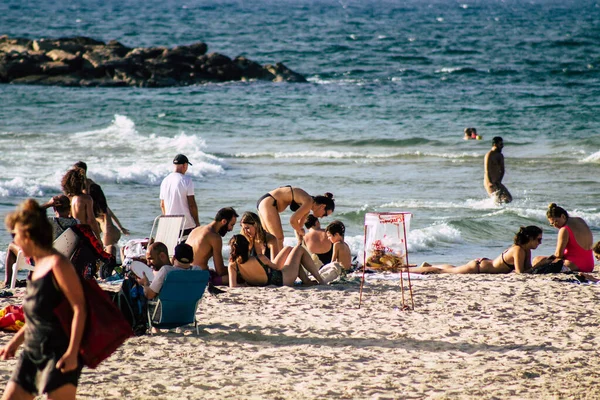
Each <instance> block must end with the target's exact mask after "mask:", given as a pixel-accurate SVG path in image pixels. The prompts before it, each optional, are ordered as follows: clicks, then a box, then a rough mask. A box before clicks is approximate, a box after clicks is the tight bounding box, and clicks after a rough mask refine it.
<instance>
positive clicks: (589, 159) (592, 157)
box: [581, 151, 600, 164]
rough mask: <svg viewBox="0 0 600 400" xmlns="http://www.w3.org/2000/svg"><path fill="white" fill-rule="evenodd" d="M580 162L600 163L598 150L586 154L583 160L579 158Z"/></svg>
mask: <svg viewBox="0 0 600 400" xmlns="http://www.w3.org/2000/svg"><path fill="white" fill-rule="evenodd" d="M581 162H582V163H592V164H599V163H600V151H597V152H595V153H593V154H590V155H589V156H587V157H585V158H584V159H583V160H581Z"/></svg>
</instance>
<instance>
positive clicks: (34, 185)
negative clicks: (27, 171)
mask: <svg viewBox="0 0 600 400" xmlns="http://www.w3.org/2000/svg"><path fill="white" fill-rule="evenodd" d="M59 183H60V179H52V178H51V180H50V181H42V180H41V179H40V178H37V179H28V178H22V177H19V178H13V179H11V180H9V181H4V182H0V197H44V196H46V195H47V194H48V193H53V194H54V193H57V192H58V189H57V186H58V184H59Z"/></svg>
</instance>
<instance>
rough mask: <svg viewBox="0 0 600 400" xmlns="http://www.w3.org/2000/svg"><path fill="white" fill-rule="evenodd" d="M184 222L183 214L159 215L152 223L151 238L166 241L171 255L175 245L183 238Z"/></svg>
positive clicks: (154, 240)
mask: <svg viewBox="0 0 600 400" xmlns="http://www.w3.org/2000/svg"><path fill="white" fill-rule="evenodd" d="M184 223H185V216H183V215H159V216H158V217H156V218H155V219H154V223H153V224H152V231H151V232H150V240H151V241H152V242H162V243H164V244H165V246H167V250H168V251H169V257H171V256H172V255H173V254H174V252H175V246H177V245H178V244H179V241H180V240H181V235H182V233H183V224H184Z"/></svg>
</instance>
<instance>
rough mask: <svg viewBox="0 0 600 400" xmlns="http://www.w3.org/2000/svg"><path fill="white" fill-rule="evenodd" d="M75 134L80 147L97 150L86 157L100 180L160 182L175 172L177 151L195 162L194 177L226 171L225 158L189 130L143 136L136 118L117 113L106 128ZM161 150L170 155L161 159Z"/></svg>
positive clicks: (140, 182) (148, 183)
mask: <svg viewBox="0 0 600 400" xmlns="http://www.w3.org/2000/svg"><path fill="white" fill-rule="evenodd" d="M74 136H75V137H76V138H77V143H78V145H79V147H80V148H88V146H89V149H90V150H92V149H93V154H89V155H87V156H85V155H84V156H83V157H84V159H85V160H86V162H87V163H88V168H89V171H88V173H89V175H90V177H91V178H92V179H95V180H98V181H99V182H115V183H138V184H144V185H159V184H160V182H161V180H162V178H163V177H164V176H166V175H167V174H169V173H170V172H172V170H173V164H172V162H171V160H172V158H171V157H173V156H174V155H175V154H177V153H184V154H186V155H187V156H188V158H189V159H190V161H191V162H192V164H193V165H192V166H191V167H190V168H189V169H188V172H187V174H188V175H190V176H193V177H195V178H202V177H204V176H205V175H206V174H221V173H223V172H224V168H223V161H222V160H220V159H219V158H218V157H215V156H214V155H211V154H208V153H206V152H204V151H203V150H204V149H205V148H206V143H205V141H204V139H202V138H201V137H199V136H198V135H188V134H186V133H185V132H181V133H179V134H178V135H176V136H174V137H166V136H157V135H155V134H150V135H147V136H146V135H142V134H140V133H139V132H138V131H137V129H136V127H135V123H134V122H133V120H131V119H130V118H129V117H127V116H124V115H118V114H117V115H115V116H114V120H113V121H112V123H111V124H110V125H109V126H108V127H106V128H103V129H99V130H92V131H86V132H78V133H75V134H74ZM157 149H161V150H162V151H161V152H162V154H165V155H168V156H166V157H165V159H161V160H157V159H156V157H155V155H156V150H157ZM98 152H100V153H104V154H98ZM124 159H125V160H126V161H124Z"/></svg>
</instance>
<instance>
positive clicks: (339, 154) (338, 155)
mask: <svg viewBox="0 0 600 400" xmlns="http://www.w3.org/2000/svg"><path fill="white" fill-rule="evenodd" d="M232 157H234V158H314V159H367V160H369V159H375V160H376V159H394V158H420V157H437V158H447V159H471V158H481V157H482V155H481V154H477V153H464V152H463V153H436V152H422V151H413V152H405V153H378V154H368V153H364V152H361V153H359V152H352V151H347V152H343V151H297V152H289V153H288V152H251V153H247V152H240V153H235V154H234V155H232Z"/></svg>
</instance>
